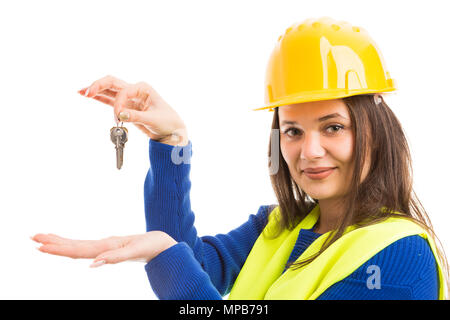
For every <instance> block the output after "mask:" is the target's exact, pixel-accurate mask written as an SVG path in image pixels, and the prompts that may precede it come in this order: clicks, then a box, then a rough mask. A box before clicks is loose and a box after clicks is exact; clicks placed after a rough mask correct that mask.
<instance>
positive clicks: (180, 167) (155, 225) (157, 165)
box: [144, 139, 273, 299]
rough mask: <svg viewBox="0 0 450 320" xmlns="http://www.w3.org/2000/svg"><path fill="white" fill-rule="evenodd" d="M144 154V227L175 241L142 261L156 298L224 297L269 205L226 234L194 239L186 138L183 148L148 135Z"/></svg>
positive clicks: (189, 146)
mask: <svg viewBox="0 0 450 320" xmlns="http://www.w3.org/2000/svg"><path fill="white" fill-rule="evenodd" d="M149 156H150V168H149V170H148V173H147V177H146V179H145V183H144V202H145V218H146V224H147V231H152V230H160V231H164V232H166V233H167V234H169V235H170V236H171V237H172V238H174V239H175V240H176V241H178V242H179V244H177V245H175V246H173V247H172V248H169V249H168V250H166V251H167V252H163V253H161V254H160V255H158V256H157V257H155V258H154V259H153V260H152V261H150V262H149V263H148V264H147V265H146V267H145V269H146V271H147V275H148V277H149V281H150V284H151V285H152V288H153V290H154V291H155V293H156V295H157V296H158V297H160V298H161V299H177V298H182V299H183V298H186V297H187V298H188V299H198V298H200V299H216V298H218V297H220V296H223V295H226V294H227V293H229V291H230V290H231V287H232V285H233V284H234V281H235V279H236V277H237V275H238V274H239V272H240V270H241V268H242V266H243V264H244V262H245V260H246V258H247V256H248V254H249V252H250V250H251V248H252V247H253V244H254V242H255V241H256V239H257V238H258V236H259V234H260V233H261V232H262V230H263V228H264V226H265V224H266V223H267V216H268V213H269V210H270V209H272V208H273V207H272V206H260V207H259V210H258V212H257V213H256V214H251V215H250V216H249V218H248V220H247V222H245V223H244V224H242V225H241V226H239V227H238V228H236V229H234V230H232V231H231V232H229V233H227V234H217V235H215V236H203V237H199V236H197V231H196V228H195V227H194V220H195V216H194V212H193V211H192V210H191V205H190V187H191V182H190V179H189V173H190V160H191V157H192V143H191V141H189V143H188V145H187V146H186V147H174V146H171V145H167V144H163V143H159V142H157V141H154V140H152V139H150V141H149ZM200 287H201V288H203V289H201V290H200V289H198V288H200Z"/></svg>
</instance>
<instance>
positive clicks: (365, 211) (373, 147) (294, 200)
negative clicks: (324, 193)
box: [268, 94, 449, 284]
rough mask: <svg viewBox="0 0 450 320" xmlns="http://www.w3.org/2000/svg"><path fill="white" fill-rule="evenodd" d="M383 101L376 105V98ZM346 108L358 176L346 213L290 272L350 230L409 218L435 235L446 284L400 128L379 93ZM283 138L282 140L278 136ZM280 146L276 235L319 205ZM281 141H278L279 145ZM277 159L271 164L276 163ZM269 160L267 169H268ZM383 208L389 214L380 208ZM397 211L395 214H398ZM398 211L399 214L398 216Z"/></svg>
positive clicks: (345, 205)
mask: <svg viewBox="0 0 450 320" xmlns="http://www.w3.org/2000/svg"><path fill="white" fill-rule="evenodd" d="M377 97H379V99H380V100H379V101H378V103H377V102H376V101H375V99H374V98H377ZM342 100H343V101H344V103H345V104H346V105H347V107H348V109H349V113H350V118H351V122H352V130H353V134H354V139H355V143H354V150H353V170H354V174H353V177H352V181H351V183H350V187H349V188H350V189H349V191H348V194H347V195H346V197H345V199H343V208H344V209H345V210H344V212H345V214H344V215H343V216H342V217H341V220H340V221H339V224H338V228H337V229H335V230H333V231H335V232H331V233H330V234H329V236H328V238H327V239H326V241H325V243H324V245H323V246H322V248H321V249H320V251H319V252H317V253H316V254H315V255H312V256H310V257H308V258H306V259H304V260H301V261H298V262H295V263H291V264H290V265H289V267H290V268H292V269H297V268H300V267H302V266H304V265H306V264H308V263H310V262H311V261H313V260H314V259H315V258H316V257H317V256H319V255H320V254H321V253H322V252H323V251H324V250H325V249H327V248H328V247H329V246H330V245H331V244H333V243H334V242H335V241H336V240H338V239H339V238H340V237H341V236H342V235H343V233H344V231H345V230H346V228H347V227H348V226H351V225H355V226H356V227H358V228H359V227H364V226H367V225H370V224H374V223H378V222H381V221H383V220H385V219H387V218H389V217H391V216H395V217H399V216H402V217H405V218H407V219H411V220H413V221H414V222H416V223H418V224H419V225H420V226H422V227H423V228H424V229H426V231H427V232H428V233H429V234H430V235H431V236H432V237H433V240H435V243H436V249H437V253H438V256H439V259H440V262H441V265H442V269H443V273H444V281H445V282H446V283H447V284H448V278H449V276H448V273H449V266H448V261H447V258H446V256H445V252H444V249H443V247H442V244H441V242H440V241H439V239H438V238H437V236H436V234H435V232H434V230H433V226H432V224H431V221H430V218H429V217H428V215H427V213H426V211H425V209H424V208H423V206H422V204H421V203H420V201H419V199H418V198H417V196H416V194H415V192H414V190H413V187H412V186H413V181H412V176H413V174H412V166H411V156H410V151H409V147H408V143H407V140H406V137H405V134H404V132H403V129H402V126H401V124H400V122H399V121H398V119H397V117H396V116H395V115H394V113H393V112H392V110H391V109H390V108H389V106H388V105H387V104H386V102H385V101H384V99H383V97H382V96H381V95H376V96H374V95H372V94H366V95H356V96H351V97H346V98H343V99H342ZM274 129H275V130H276V129H278V130H279V129H280V127H279V116H278V108H275V110H274V116H273V122H272V130H274ZM277 137H279V136H277ZM272 139H274V135H272V134H271V138H270V143H269V153H268V155H269V159H271V156H272V155H271V150H272V148H271V146H273V145H278V155H279V159H278V160H279V161H278V163H279V167H278V170H277V171H276V173H275V174H271V175H270V179H271V182H272V186H273V189H274V191H275V194H276V197H277V200H278V205H279V209H280V213H281V217H280V219H279V223H278V227H279V228H278V233H276V234H274V235H273V236H275V237H276V236H277V235H278V234H279V233H280V232H281V231H283V230H284V229H288V230H292V229H293V228H294V227H295V226H296V225H297V224H298V223H299V222H300V221H301V220H302V219H303V218H304V217H305V216H306V215H307V214H308V213H309V212H310V211H311V210H312V209H313V208H314V206H316V205H317V204H318V200H317V199H312V198H311V197H309V196H308V195H307V194H306V193H305V192H304V191H303V190H301V189H300V188H299V187H298V185H297V184H296V183H295V182H294V180H293V179H292V177H291V174H290V172H289V168H288V165H287V164H286V162H285V160H284V158H283V156H282V153H281V150H280V149H279V148H280V143H278V144H272V143H273V142H272ZM278 142H279V141H278ZM369 155H370V158H369V159H371V160H370V169H369V172H368V174H367V177H366V178H365V179H364V180H363V181H362V182H360V181H361V175H362V170H363V165H364V163H365V161H366V158H367V156H369ZM272 161H273V160H272ZM270 165H271V164H270V162H269V167H270ZM382 207H385V208H387V210H380V208H382ZM394 211H395V212H397V213H394ZM398 212H399V213H398Z"/></svg>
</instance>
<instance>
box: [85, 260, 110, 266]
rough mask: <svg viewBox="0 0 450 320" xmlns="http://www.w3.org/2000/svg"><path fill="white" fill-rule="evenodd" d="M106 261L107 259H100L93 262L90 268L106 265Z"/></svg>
mask: <svg viewBox="0 0 450 320" xmlns="http://www.w3.org/2000/svg"><path fill="white" fill-rule="evenodd" d="M105 263H106V261H105V260H100V261H97V262H94V263H92V264H91V265H90V266H89V267H90V268H97V267H100V266H102V265H104V264H105Z"/></svg>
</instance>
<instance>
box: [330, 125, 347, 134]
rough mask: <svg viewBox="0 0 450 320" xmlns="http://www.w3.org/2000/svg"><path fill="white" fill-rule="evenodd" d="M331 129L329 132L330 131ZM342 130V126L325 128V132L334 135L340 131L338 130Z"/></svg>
mask: <svg viewBox="0 0 450 320" xmlns="http://www.w3.org/2000/svg"><path fill="white" fill-rule="evenodd" d="M330 129H331V130H330ZM342 129H344V127H343V126H341V125H336V124H335V125H331V126H329V127H327V129H326V130H327V132H329V133H336V132H338V131H340V130H342Z"/></svg>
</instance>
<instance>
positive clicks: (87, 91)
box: [84, 88, 90, 97]
mask: <svg viewBox="0 0 450 320" xmlns="http://www.w3.org/2000/svg"><path fill="white" fill-rule="evenodd" d="M89 89H90V88H87V90H86V92H85V93H84V96H85V97H87V96H88V94H89Z"/></svg>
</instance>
